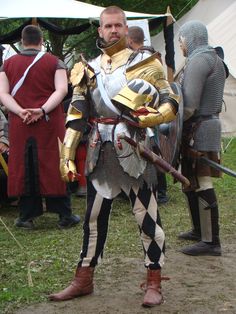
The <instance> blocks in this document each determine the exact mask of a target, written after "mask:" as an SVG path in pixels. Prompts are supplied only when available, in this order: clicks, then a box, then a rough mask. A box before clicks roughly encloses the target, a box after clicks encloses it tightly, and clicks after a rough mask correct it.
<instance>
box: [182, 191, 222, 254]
mask: <svg viewBox="0 0 236 314" xmlns="http://www.w3.org/2000/svg"><path fill="white" fill-rule="evenodd" d="M197 195H198V199H199V213H200V222H201V239H202V241H200V242H198V243H196V244H194V245H191V246H188V247H185V248H183V249H182V250H181V252H182V253H184V254H188V255H193V256H197V255H209V256H219V255H221V245H220V239H219V210H218V205H217V200H216V195H215V191H214V189H207V190H205V191H200V192H198V193H197Z"/></svg>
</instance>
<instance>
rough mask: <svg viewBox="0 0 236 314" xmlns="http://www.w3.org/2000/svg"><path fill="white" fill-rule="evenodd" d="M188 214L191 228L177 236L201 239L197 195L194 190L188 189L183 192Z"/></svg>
mask: <svg viewBox="0 0 236 314" xmlns="http://www.w3.org/2000/svg"><path fill="white" fill-rule="evenodd" d="M185 195H186V198H187V202H188V209H189V216H190V219H191V223H192V229H191V230H189V231H187V232H183V233H181V234H180V235H179V236H178V238H179V239H182V240H193V241H199V240H200V239H201V227H200V215H199V204H198V195H197V193H196V192H195V191H190V192H186V193H185Z"/></svg>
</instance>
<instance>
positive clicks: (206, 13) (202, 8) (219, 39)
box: [151, 0, 236, 136]
mask: <svg viewBox="0 0 236 314" xmlns="http://www.w3.org/2000/svg"><path fill="white" fill-rule="evenodd" d="M190 20H200V21H202V22H203V23H204V24H205V25H206V26H207V29H208V33H209V43H210V44H211V45H212V46H213V47H215V46H221V47H222V48H223V49H224V54H225V59H224V60H225V63H226V64H227V66H228V67H229V72H230V75H229V77H228V79H227V80H226V85H225V91H224V102H225V104H226V109H223V112H222V113H221V120H222V131H223V134H224V135H225V136H231V135H234V136H235V135H236V45H235V40H236V1H235V0H224V1H221V0H199V1H198V3H197V4H196V5H195V6H194V7H193V8H192V9H191V10H190V11H189V12H187V13H186V14H185V15H184V16H183V17H182V18H181V19H179V20H177V21H176V23H175V30H174V34H175V35H174V45H175V65H176V76H177V75H178V73H179V72H180V70H181V69H182V68H183V66H184V60H185V59H184V57H183V55H182V52H181V50H180V48H179V43H178V30H179V28H180V26H181V25H183V24H184V23H185V22H187V21H190ZM151 40H152V45H153V46H154V48H155V49H156V50H159V51H160V52H161V53H162V55H164V54H165V43H164V38H163V33H159V34H158V35H156V36H154V37H152V39H151Z"/></svg>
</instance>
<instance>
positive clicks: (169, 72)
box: [166, 6, 174, 83]
mask: <svg viewBox="0 0 236 314" xmlns="http://www.w3.org/2000/svg"><path fill="white" fill-rule="evenodd" d="M166 13H169V14H171V11H170V7H169V6H168V7H167V10H166ZM172 23H173V17H172V15H170V16H167V19H166V27H168V26H169V25H171V24H172ZM167 79H168V81H169V82H170V83H171V82H173V81H174V69H172V68H171V67H170V66H168V65H167Z"/></svg>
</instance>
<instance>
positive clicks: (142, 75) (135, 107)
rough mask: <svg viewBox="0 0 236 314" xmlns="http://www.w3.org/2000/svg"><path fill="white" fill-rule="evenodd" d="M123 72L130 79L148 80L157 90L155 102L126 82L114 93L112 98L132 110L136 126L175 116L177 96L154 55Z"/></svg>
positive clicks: (146, 125) (162, 120)
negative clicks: (157, 94)
mask: <svg viewBox="0 0 236 314" xmlns="http://www.w3.org/2000/svg"><path fill="white" fill-rule="evenodd" d="M126 76H127V79H128V81H129V82H130V83H132V81H133V80H135V79H137V78H138V79H141V80H143V81H146V82H148V83H150V84H151V85H152V86H153V87H154V88H155V89H156V91H157V92H158V93H159V102H158V105H156V103H155V102H153V101H152V99H151V100H150V96H151V95H149V94H148V92H146V94H145V93H143V92H142V95H140V92H139V91H137V89H135V88H133V85H132V84H129V83H128V85H127V86H125V87H124V88H123V89H122V90H121V91H120V92H119V94H118V95H117V96H115V97H114V100H115V101H117V102H119V103H121V104H122V105H124V106H126V107H129V108H130V109H131V110H132V111H131V114H132V115H133V116H134V117H136V118H137V120H138V123H139V126H140V127H142V128H146V127H154V126H156V125H158V124H161V123H167V122H170V121H172V120H174V119H175V116H176V113H177V111H178V102H179V96H178V95H176V94H175V93H174V92H173V91H172V89H171V86H170V84H169V83H168V81H167V80H166V78H165V74H164V70H163V67H162V65H161V63H160V62H159V61H158V60H157V59H156V58H155V55H153V56H150V57H149V58H147V59H145V60H143V61H141V62H139V63H137V64H136V65H134V66H132V67H130V68H128V69H127V71H126ZM141 96H142V97H141ZM151 97H153V96H151Z"/></svg>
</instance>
